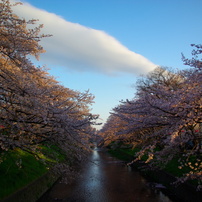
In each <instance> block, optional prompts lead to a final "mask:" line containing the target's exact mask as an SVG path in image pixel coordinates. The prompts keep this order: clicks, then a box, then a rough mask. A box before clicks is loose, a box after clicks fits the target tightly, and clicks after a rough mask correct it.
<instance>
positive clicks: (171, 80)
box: [113, 60, 202, 185]
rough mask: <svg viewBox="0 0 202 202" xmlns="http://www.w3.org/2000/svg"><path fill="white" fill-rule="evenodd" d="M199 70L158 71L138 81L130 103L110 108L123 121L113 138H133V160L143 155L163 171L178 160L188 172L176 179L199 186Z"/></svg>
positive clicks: (200, 164)
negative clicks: (123, 136) (170, 163)
mask: <svg viewBox="0 0 202 202" xmlns="http://www.w3.org/2000/svg"><path fill="white" fill-rule="evenodd" d="M187 61H188V60H186V62H187ZM192 62H193V60H192ZM200 71H201V70H200V68H198V66H197V67H196V69H189V70H186V71H178V72H171V71H168V69H165V68H157V69H156V70H155V71H154V72H152V73H150V74H149V75H147V76H146V77H145V78H142V79H140V80H139V81H138V83H137V93H136V96H135V98H134V99H133V100H130V101H128V100H127V101H125V102H122V104H121V105H119V106H118V107H115V108H114V109H113V115H114V116H117V117H119V119H120V120H122V121H124V122H125V123H124V126H123V127H122V129H121V130H119V131H118V132H116V135H120V134H125V138H127V136H128V138H129V139H131V136H133V143H132V144H133V145H134V146H137V147H139V148H140V152H139V153H137V155H136V158H135V160H138V159H141V157H142V156H143V155H145V154H146V155H147V156H148V159H147V161H146V162H148V163H149V162H150V165H152V166H153V167H155V168H156V167H161V168H162V167H163V166H165V165H166V164H167V163H168V162H169V161H170V160H172V159H173V158H175V157H178V159H179V165H178V166H179V168H180V169H182V168H183V167H189V169H190V171H189V172H187V173H186V174H185V175H184V176H183V178H180V179H179V180H181V181H182V182H183V181H186V180H188V179H197V180H198V182H199V185H200V184H201V166H202V163H201V152H202V151H201V134H200V133H199V131H200V130H199V129H200V128H199V125H200V124H201V101H202V100H201V92H202V90H201V89H202V88H201V87H202V86H201V79H200V78H201V72H200ZM197 131H198V132H197ZM190 144H191V145H190ZM190 146H191V148H188V147H190ZM190 159H194V160H192V161H191V160H190Z"/></svg>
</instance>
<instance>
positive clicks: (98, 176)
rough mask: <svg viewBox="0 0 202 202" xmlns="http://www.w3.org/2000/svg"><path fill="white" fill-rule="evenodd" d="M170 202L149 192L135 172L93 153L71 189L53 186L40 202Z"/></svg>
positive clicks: (122, 164)
mask: <svg viewBox="0 0 202 202" xmlns="http://www.w3.org/2000/svg"><path fill="white" fill-rule="evenodd" d="M56 199H57V200H60V201H66V202H73V201H74V202H76V201H77V202H133V201H135V202H171V200H170V199H169V198H168V197H167V196H165V195H164V194H163V193H162V192H158V193H157V192H156V191H155V190H152V189H151V188H150V187H149V186H148V185H147V182H146V180H145V179H144V178H143V177H142V176H140V175H139V173H138V172H135V171H132V170H131V169H130V167H127V166H126V165H125V164H124V163H123V162H121V161H118V160H117V159H115V158H112V157H110V156H109V155H108V154H107V153H106V152H103V151H101V150H99V149H97V148H96V149H95V150H94V151H93V152H92V155H91V157H90V159H89V162H88V163H87V164H86V165H85V167H84V169H83V171H82V175H81V177H80V178H79V179H78V180H77V181H76V182H75V183H74V184H72V185H64V184H56V185H55V186H54V187H53V189H52V190H51V191H50V192H49V193H48V194H46V196H44V197H43V198H42V199H41V200H39V202H42V201H46V202H50V201H56Z"/></svg>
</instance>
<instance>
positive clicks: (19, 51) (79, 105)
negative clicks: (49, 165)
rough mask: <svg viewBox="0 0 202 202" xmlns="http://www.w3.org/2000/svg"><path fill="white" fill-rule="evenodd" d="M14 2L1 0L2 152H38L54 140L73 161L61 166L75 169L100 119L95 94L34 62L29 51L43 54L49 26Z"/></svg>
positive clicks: (60, 168) (0, 124) (82, 158)
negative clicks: (24, 14) (25, 15)
mask: <svg viewBox="0 0 202 202" xmlns="http://www.w3.org/2000/svg"><path fill="white" fill-rule="evenodd" d="M12 6H13V5H11V4H10V2H9V1H8V0H2V1H1V3H0V39H1V40H0V67H1V68H0V113H1V116H0V152H1V153H0V154H2V151H11V150H16V149H17V148H20V149H21V150H24V151H27V152H30V153H33V154H35V153H36V151H37V149H38V145H39V144H42V143H44V142H48V143H49V144H50V145H52V144H53V145H57V146H58V147H59V148H60V149H61V150H62V151H63V152H64V153H66V154H67V155H66V160H67V161H68V162H71V163H69V164H68V165H64V164H60V165H57V166H58V167H57V169H56V170H57V171H64V170H65V169H66V170H69V169H70V167H69V166H70V165H72V164H73V163H75V162H80V161H82V160H84V159H85V155H86V153H87V151H88V150H89V138H91V137H92V135H93V134H94V132H95V129H94V128H92V125H94V124H95V121H96V119H97V118H98V116H97V115H93V114H91V113H90V106H91V105H92V104H93V99H94V96H93V95H92V94H91V93H89V91H86V92H83V93H81V92H78V91H74V90H71V89H69V88H66V87H64V86H62V85H60V84H59V83H58V82H57V81H56V80H55V78H53V77H52V76H51V75H49V73H48V72H47V70H46V69H45V68H44V67H36V66H35V65H34V64H32V62H31V61H30V59H29V56H30V55H31V56H34V57H36V58H37V59H39V55H40V54H41V53H43V52H44V51H45V50H44V49H43V47H42V46H41V45H40V44H39V42H40V40H41V39H43V38H44V37H49V36H50V35H44V34H41V35H40V31H41V28H42V27H43V25H39V26H36V22H37V21H36V20H28V21H26V20H25V19H20V18H19V17H18V16H17V15H15V14H14V13H13V12H12ZM35 26H36V27H35ZM28 27H29V28H28ZM30 27H31V28H30Z"/></svg>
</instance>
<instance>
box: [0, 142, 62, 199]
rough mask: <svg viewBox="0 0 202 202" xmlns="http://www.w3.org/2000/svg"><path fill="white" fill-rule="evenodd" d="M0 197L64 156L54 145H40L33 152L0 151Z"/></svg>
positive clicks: (35, 177)
mask: <svg viewBox="0 0 202 202" xmlns="http://www.w3.org/2000/svg"><path fill="white" fill-rule="evenodd" d="M0 155H1V156H0V160H1V163H0V179H1V180H0V199H2V198H4V197H6V196H8V195H10V194H12V193H14V192H16V191H17V190H19V189H21V188H22V187H24V186H26V185H27V184H29V183H31V182H33V181H34V180H36V179H37V178H39V177H41V176H42V175H44V174H45V173H47V172H48V171H49V169H50V168H51V167H52V166H53V165H54V164H55V163H57V162H58V161H62V160H63V159H64V156H63V155H62V154H61V153H60V151H59V150H58V148H57V147H55V146H51V147H48V146H45V145H43V146H42V145H41V146H40V147H38V149H37V150H36V152H35V154H31V153H30V152H26V151H23V150H20V149H15V150H10V151H6V152H5V151H4V152H3V151H1V153H0Z"/></svg>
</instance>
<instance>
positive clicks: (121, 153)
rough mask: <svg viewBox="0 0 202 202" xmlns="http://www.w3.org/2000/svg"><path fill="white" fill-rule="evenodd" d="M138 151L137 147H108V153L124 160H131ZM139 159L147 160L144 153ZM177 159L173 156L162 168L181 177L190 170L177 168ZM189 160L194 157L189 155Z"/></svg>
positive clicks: (194, 181) (193, 182)
mask: <svg viewBox="0 0 202 202" xmlns="http://www.w3.org/2000/svg"><path fill="white" fill-rule="evenodd" d="M138 151H139V149H138V148H134V149H122V148H116V149H114V150H113V149H110V150H109V153H110V154H111V155H113V156H115V157H116V158H118V159H121V160H124V161H131V160H132V159H133V157H134V155H135V153H136V152H138ZM141 160H143V161H145V160H147V156H146V155H144V156H143V157H142V159H141ZM178 160H179V157H175V158H173V159H172V160H171V161H170V162H168V164H167V165H166V166H165V168H163V170H165V171H166V172H168V173H170V174H172V175H174V176H176V177H182V176H183V174H186V173H188V172H189V171H191V169H190V168H189V167H188V166H185V167H183V168H182V169H179V165H180V164H179V162H178ZM190 162H192V163H195V162H196V158H195V157H191V158H190ZM189 182H190V183H192V184H196V180H192V181H189Z"/></svg>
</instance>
